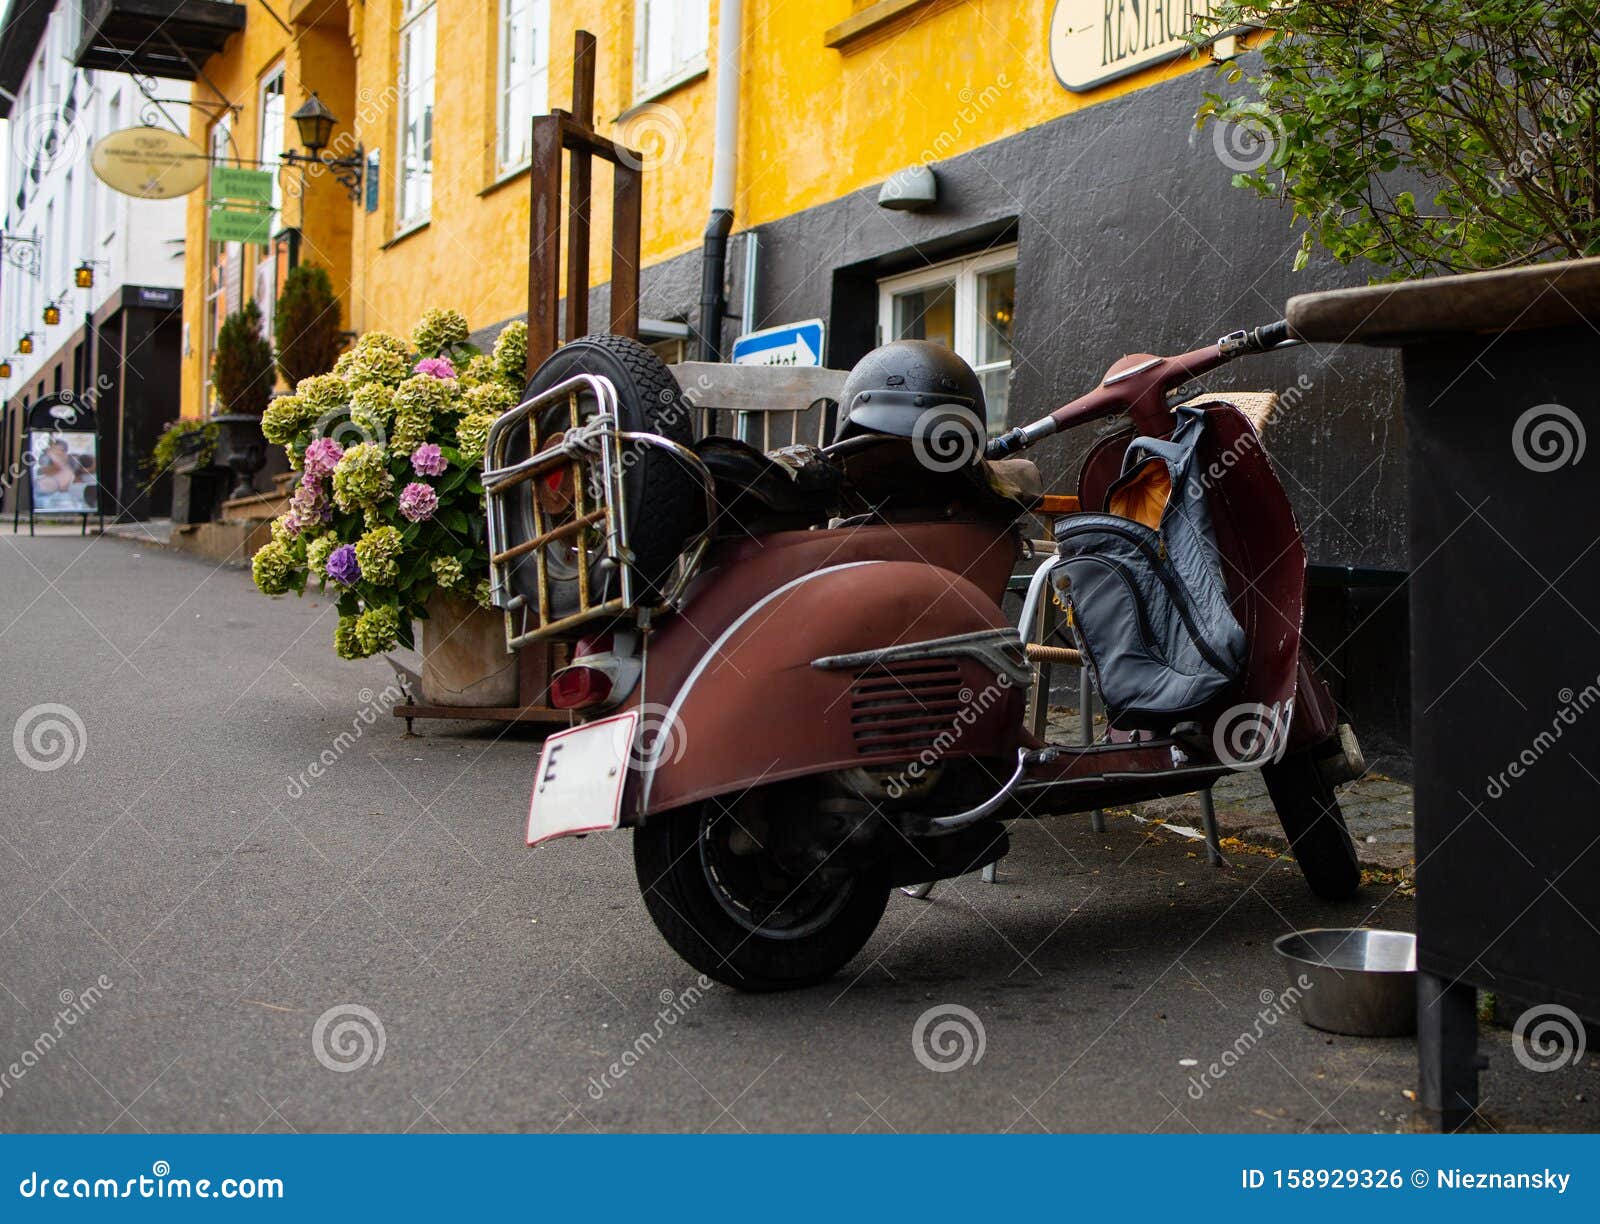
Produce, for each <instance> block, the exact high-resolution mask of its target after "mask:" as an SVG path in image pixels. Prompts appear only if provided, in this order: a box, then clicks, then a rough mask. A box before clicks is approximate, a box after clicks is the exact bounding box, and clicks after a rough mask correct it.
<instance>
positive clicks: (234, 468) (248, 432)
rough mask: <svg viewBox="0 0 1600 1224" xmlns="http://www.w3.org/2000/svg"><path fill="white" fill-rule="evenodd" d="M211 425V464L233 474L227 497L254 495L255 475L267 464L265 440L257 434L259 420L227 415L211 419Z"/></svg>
mask: <svg viewBox="0 0 1600 1224" xmlns="http://www.w3.org/2000/svg"><path fill="white" fill-rule="evenodd" d="M211 423H212V424H213V425H215V426H217V449H216V453H215V454H214V455H212V457H211V461H212V463H214V464H217V465H218V466H220V467H225V468H227V469H228V470H229V471H231V472H232V473H233V475H234V482H233V488H232V489H231V490H229V492H228V496H229V497H230V498H234V497H252V496H254V495H255V491H256V488H255V475H256V473H257V472H259V471H260V470H261V469H262V468H263V467H264V466H265V465H266V462H267V439H266V437H265V436H264V435H263V434H262V432H261V418H260V417H258V416H251V415H250V414H249V413H247V412H230V413H225V414H224V415H222V416H214V417H212V418H211Z"/></svg>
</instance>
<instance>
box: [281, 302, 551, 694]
mask: <svg viewBox="0 0 1600 1224" xmlns="http://www.w3.org/2000/svg"><path fill="white" fill-rule="evenodd" d="M467 332H468V329H467V322H466V320H465V319H464V318H463V317H462V316H461V315H460V314H458V313H457V312H455V311H453V310H430V311H429V312H427V314H425V315H424V316H423V318H422V320H421V322H419V323H418V324H417V326H416V328H415V329H413V331H412V333H411V337H410V339H409V341H407V340H402V339H401V338H399V337H397V336H393V335H389V334H387V333H385V332H368V333H367V334H365V335H363V336H362V337H361V338H360V339H358V340H357V341H356V342H355V344H354V345H353V346H352V347H351V348H350V349H349V351H347V352H345V353H344V354H342V355H341V356H340V357H339V358H338V360H337V361H336V362H335V363H334V366H333V370H332V372H331V373H326V374H318V375H315V376H313V377H310V378H306V379H302V380H301V381H300V382H299V383H298V384H297V385H296V387H295V390H294V393H293V394H291V395H285V396H280V397H279V398H277V399H275V400H274V401H273V402H272V404H271V405H270V406H269V407H268V409H267V411H266V415H265V416H264V417H263V418H262V422H261V424H262V430H263V432H264V433H265V435H266V437H267V439H268V441H270V442H272V443H277V444H282V445H283V446H284V447H285V448H286V449H287V450H288V453H289V460H290V464H291V465H292V467H293V468H294V470H295V471H296V472H298V473H299V474H300V476H299V482H298V484H297V485H296V486H295V491H294V495H293V498H292V499H291V501H290V506H289V509H288V511H287V512H286V513H284V514H283V515H281V516H279V517H278V518H277V519H276V520H274V522H273V524H272V540H271V541H270V542H269V543H267V544H265V545H263V546H262V547H261V549H260V550H259V551H258V552H257V553H256V555H255V557H254V558H253V560H252V563H251V572H252V575H253V576H254V578H255V582H256V585H257V586H258V587H259V588H260V589H261V590H262V591H263V592H265V593H266V594H268V595H280V594H283V593H284V592H286V591H294V592H295V593H296V594H303V593H304V591H305V588H306V586H307V584H308V583H314V584H315V585H316V586H317V588H318V589H319V590H324V591H326V590H329V589H331V590H332V591H333V592H335V593H337V596H338V608H339V623H338V626H337V628H336V629H335V630H334V639H333V640H334V648H335V649H336V650H337V651H338V653H339V654H340V655H341V656H343V657H344V658H347V659H359V658H364V657H366V656H368V655H374V654H379V653H382V652H384V651H387V650H391V649H393V648H394V647H396V646H405V647H408V648H412V647H414V646H415V645H416V644H417V641H416V637H415V636H414V625H415V623H416V622H418V621H420V622H421V623H422V626H423V630H422V638H421V643H420V646H421V652H422V656H423V669H422V690H423V691H422V696H423V698H424V700H425V701H428V702H429V703H434V704H446V705H463V706H464V705H476V706H505V705H515V704H516V703H517V668H516V659H515V657H514V656H512V655H509V654H507V653H506V650H505V639H504V636H503V627H502V620H501V617H500V614H499V613H497V612H495V611H494V610H492V609H491V608H490V606H489V602H488V594H489V579H488V573H489V553H488V546H487V540H486V538H485V518H484V509H483V482H482V475H483V450H484V443H485V441H486V440H487V438H488V434H489V426H490V425H491V424H493V423H494V420H495V418H496V417H498V416H499V415H500V414H501V413H502V412H504V411H506V409H508V408H510V407H512V406H513V405H515V404H516V402H517V398H518V395H519V393H520V391H521V388H522V381H523V363H524V360H525V356H526V353H527V335H528V333H527V327H526V325H524V324H521V323H513V324H511V325H510V326H508V327H507V328H506V329H505V330H504V331H503V332H502V333H501V334H500V337H499V339H498V340H497V341H496V343H495V346H494V352H493V353H492V354H480V353H478V352H477V350H475V349H474V348H473V347H472V346H471V345H469V344H468V343H467Z"/></svg>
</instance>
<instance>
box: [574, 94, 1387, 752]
mask: <svg viewBox="0 0 1600 1224" xmlns="http://www.w3.org/2000/svg"><path fill="white" fill-rule="evenodd" d="M1215 85H1216V78H1215V77H1214V76H1212V75H1211V74H1209V73H1192V74H1188V75H1186V76H1184V77H1180V78H1178V79H1175V80H1172V81H1168V82H1164V83H1162V84H1159V85H1154V86H1151V87H1149V88H1146V89H1143V90H1140V91H1138V92H1136V93H1133V94H1130V95H1128V96H1126V97H1123V98H1120V99H1117V100H1115V101H1111V102H1107V103H1103V104H1101V105H1099V106H1095V107H1091V108H1089V109H1088V110H1085V111H1081V112H1078V113H1076V114H1072V115H1067V116H1064V117H1062V118H1060V119H1057V120H1055V121H1053V122H1051V123H1047V124H1044V125H1042V126H1040V127H1037V128H1033V129H1031V130H1029V131H1026V132H1022V133H1019V134H1018V135H1015V136H1012V137H1010V138H1008V139H1006V140H1003V141H999V142H996V143H994V144H991V145H987V146H985V147H983V148H981V149H978V150H976V151H974V152H972V153H968V154H966V155H964V156H961V157H956V158H952V159H950V160H948V161H944V162H940V163H937V164H936V165H935V167H934V170H935V173H936V174H937V176H938V179H939V202H938V204H937V205H936V206H935V207H934V208H933V209H931V210H930V211H928V212H926V213H920V214H913V213H901V212H891V211H889V210H886V209H882V208H879V207H878V206H877V203H876V199H877V188H876V187H872V188H869V189H866V190H863V191H859V192H855V193H853V194H851V195H848V196H845V197H843V198H842V199H839V200H836V201H833V202H831V203H828V204H824V205H821V206H818V207H816V208H812V209H809V210H807V211H805V212H801V213H798V214H796V215H794V216H791V217H786V218H784V219H782V220H780V221H776V222H773V223H770V224H767V225H763V226H761V227H760V228H759V231H758V232H759V240H760V254H761V260H760V268H759V272H758V293H757V299H758V317H757V318H756V319H754V320H752V326H754V327H763V326H769V325H773V324H777V323H783V322H790V321H794V320H799V319H805V318H811V317H816V316H820V317H822V318H824V319H826V320H827V321H828V326H829V338H828V354H827V361H828V364H829V365H831V366H835V367H840V368H848V367H849V366H850V365H851V364H852V363H853V362H854V361H855V360H856V359H857V358H858V357H860V356H861V355H862V354H863V353H865V352H866V351H867V349H869V348H870V347H872V345H873V344H874V343H876V340H877V335H876V328H877V308H878V307H877V290H876V280H877V279H878V278H879V277H880V276H884V275H888V274H891V273H894V272H900V271H905V270H907V269H909V268H914V267H918V266H921V265H924V264H927V263H932V262H937V261H939V260H942V259H947V258H952V257H954V256H958V255H965V254H972V253H975V252H976V251H979V250H982V249H984V248H985V247H987V246H992V245H997V244H1000V243H1005V242H1010V241H1015V242H1017V243H1018V248H1019V263H1018V278H1017V305H1016V323H1015V330H1014V337H1013V338H1014V342H1015V348H1016V362H1015V367H1014V370H1013V375H1012V390H1011V404H1010V413H1011V418H1012V423H1018V422H1020V421H1024V420H1030V419H1033V418H1035V417H1037V416H1040V415H1042V414H1043V413H1044V412H1046V411H1048V410H1049V409H1051V408H1053V407H1056V406H1057V405H1059V404H1061V403H1064V402H1066V401H1067V400H1069V399H1072V398H1073V397H1075V396H1076V395H1079V394H1081V393H1082V392H1083V391H1085V390H1087V389H1088V388H1090V387H1092V386H1093V385H1095V383H1096V382H1098V381H1099V379H1100V377H1101V376H1102V375H1103V374H1104V372H1105V369H1106V368H1107V367H1108V366H1109V365H1110V364H1111V363H1112V362H1113V361H1114V360H1116V359H1117V358H1118V357H1120V356H1122V355H1123V354H1125V353H1129V352H1154V353H1172V352H1182V351H1185V350H1187V349H1190V348H1194V347H1196V346H1198V345H1201V344H1205V343H1209V342H1210V341H1213V340H1215V339H1216V338H1217V337H1218V336H1220V335H1222V334H1224V333H1225V332H1228V331H1231V330H1233V329H1235V328H1238V327H1245V326H1254V325H1256V324H1259V323H1265V322H1269V321H1271V320H1274V319H1277V318H1280V317H1282V315H1283V310H1284V303H1285V301H1286V300H1287V299H1288V298H1289V297H1290V296H1291V295H1293V294H1296V293H1310V292H1315V291H1318V290H1323V289H1332V288H1340V287H1344V286H1349V285H1357V284H1364V283H1366V280H1367V277H1368V270H1367V269H1365V268H1363V267H1341V266H1339V265H1337V264H1335V263H1333V262H1332V261H1331V260H1328V259H1326V258H1325V257H1323V258H1317V257H1314V258H1313V260H1312V262H1311V263H1310V265H1309V266H1308V267H1306V268H1305V269H1303V270H1302V271H1300V272H1295V271H1293V270H1292V261H1293V258H1294V255H1295V252H1296V249H1297V247H1298V238H1297V235H1296V234H1295V233H1294V232H1293V231H1291V228H1290V224H1289V212H1288V210H1287V209H1286V208H1280V207H1278V206H1276V205H1274V204H1272V203H1270V202H1267V201H1262V200H1258V199H1256V198H1255V196H1254V195H1253V194H1252V193H1250V192H1248V191H1244V190H1241V189H1239V188H1235V187H1234V186H1233V185H1232V183H1231V177H1232V174H1233V167H1230V166H1229V165H1227V164H1225V163H1224V162H1223V161H1222V159H1221V158H1220V157H1219V156H1218V154H1217V152H1216V150H1215V147H1214V142H1213V133H1212V131H1211V130H1210V129H1208V130H1207V131H1205V132H1196V131H1195V129H1194V123H1193V115H1194V112H1195V108H1196V107H1197V106H1198V104H1199V103H1200V101H1201V99H1202V95H1203V93H1204V92H1205V90H1206V89H1208V88H1215ZM897 169H899V167H897V166H890V165H885V166H884V174H885V177H887V176H888V175H889V174H891V173H893V172H894V171H895V170H897ZM646 190H647V191H648V190H649V186H648V183H647V184H646ZM743 241H744V239H743V237H742V236H736V237H735V238H734V239H733V241H732V245H731V249H730V252H729V261H728V262H729V268H730V283H729V300H730V302H731V303H732V309H733V310H735V311H737V310H738V308H739V307H738V304H739V302H740V300H741V298H742V292H743V284H742V277H743V269H744V259H743V250H742V243H743ZM699 276H700V260H699V255H698V253H692V254H688V255H684V256H682V257H680V258H678V259H675V260H672V261H669V262H667V263H664V264H659V265H657V266H655V267H652V268H648V269H646V270H645V273H644V276H643V278H642V279H643V288H642V293H641V304H640V305H641V314H642V315H643V316H645V317H647V318H661V319H673V320H693V319H694V318H695V316H696V313H697V309H698V297H699ZM608 301H609V291H608V288H606V287H602V288H600V289H598V290H596V291H595V292H594V293H593V294H592V295H591V303H590V317H591V319H596V320H603V319H605V318H606V317H607V315H608V308H607V304H608ZM739 330H740V328H739V324H738V322H737V321H736V320H730V321H729V322H728V324H727V328H726V336H725V339H727V340H729V341H731V339H732V337H733V336H734V335H736V334H737V333H738V331H739ZM1206 386H1207V388H1208V389H1227V388H1232V389H1235V390H1276V391H1278V392H1280V394H1281V393H1283V392H1284V391H1287V390H1289V389H1290V388H1294V395H1295V397H1296V399H1297V403H1296V405H1295V406H1294V407H1293V408H1292V410H1288V411H1285V412H1282V413H1280V415H1279V418H1278V420H1277V421H1276V422H1275V424H1274V426H1273V428H1272V430H1271V432H1270V433H1269V435H1268V439H1267V442H1268V446H1269V448H1270V449H1271V451H1272V453H1273V455H1274V457H1275V459H1276V460H1277V463H1278V466H1279V470H1280V472H1281V473H1282V476H1283V479H1284V483H1285V485H1286V487H1287V488H1288V491H1289V495H1290V497H1291V499H1292V501H1293V503H1294V505H1295V508H1296V512H1297V513H1298V515H1299V518H1300V524H1301V528H1302V530H1303V531H1304V533H1305V537H1306V543H1307V549H1308V552H1309V555H1310V559H1311V561H1312V563H1313V564H1317V565H1324V566H1356V567H1371V568H1376V569H1384V570H1404V569H1406V568H1407V567H1406V558H1405V553H1404V531H1403V528H1404V515H1405V510H1404V500H1403V499H1404V477H1405V472H1404V460H1403V455H1404V438H1403V434H1402V430H1401V423H1400V413H1399V402H1400V386H1399V366H1398V358H1397V357H1396V356H1394V355H1393V354H1390V353H1385V352H1375V351H1373V350H1371V349H1356V348H1352V349H1348V350H1345V349H1338V348H1334V347H1329V346H1317V347H1312V346H1303V347H1300V348H1297V349H1293V350H1290V351H1287V352H1285V353H1281V354H1273V355H1271V356H1265V357H1255V358H1250V359H1246V360H1243V361H1240V362H1239V363H1237V364H1236V365H1234V366H1232V367H1230V368H1228V369H1225V370H1223V371H1219V372H1218V373H1217V374H1216V375H1214V376H1212V378H1211V379H1210V380H1208V381H1207V383H1206ZM1080 432H1081V431H1080ZM1088 440H1089V439H1081V438H1077V437H1072V436H1069V437H1067V438H1063V439H1056V440H1053V441H1051V442H1050V443H1047V444H1045V445H1043V446H1041V447H1039V448H1037V449H1036V450H1035V451H1033V452H1031V457H1033V458H1034V459H1035V460H1036V461H1037V462H1038V463H1039V465H1040V467H1041V469H1042V470H1043V472H1044V475H1045V483H1046V487H1047V488H1049V489H1055V490H1059V491H1072V490H1073V489H1074V488H1075V485H1076V468H1077V457H1078V456H1079V455H1080V454H1081V452H1082V450H1083V449H1085V446H1086V443H1087V441H1088ZM1352 601H1353V602H1352ZM1404 606H1405V597H1404V592H1403V591H1401V592H1400V593H1399V594H1398V595H1397V596H1396V597H1395V598H1393V599H1388V600H1386V601H1383V602H1382V603H1381V605H1379V604H1376V603H1375V602H1374V600H1373V599H1372V597H1370V596H1368V595H1353V596H1352V595H1347V593H1345V592H1342V591H1340V590H1338V589H1336V588H1329V587H1326V586H1323V587H1318V588H1315V589H1314V590H1313V592H1312V615H1311V616H1310V617H1309V618H1308V640H1309V641H1310V643H1311V646H1312V649H1313V652H1314V654H1315V656H1316V657H1317V658H1318V659H1319V661H1320V662H1321V663H1322V664H1323V670H1324V673H1325V674H1326V675H1327V678H1328V679H1329V681H1330V682H1331V683H1332V684H1333V687H1334V690H1335V694H1336V696H1337V697H1339V698H1340V699H1341V701H1343V702H1344V703H1345V704H1346V705H1347V706H1349V707H1351V708H1352V710H1353V713H1354V715H1355V717H1356V720H1357V723H1358V726H1361V727H1363V728H1365V729H1367V730H1369V731H1370V733H1371V737H1372V738H1374V740H1375V742H1377V743H1378V744H1379V745H1380V747H1381V751H1382V752H1383V753H1384V754H1385V755H1388V754H1389V753H1391V752H1394V751H1403V745H1404V743H1405V742H1406V739H1407V715H1406V710H1405V697H1404V690H1403V686H1399V685H1395V684H1388V683H1384V682H1382V677H1384V676H1390V677H1394V676H1401V677H1403V676H1404V675H1405V670H1406V666H1407V664H1406V643H1405V616H1404ZM1374 611H1381V614H1380V615H1377V616H1375V617H1374V616H1371V615H1370V614H1371V613H1372V612H1374ZM1397 767H1399V768H1402V769H1403V764H1401V765H1398V766H1397Z"/></svg>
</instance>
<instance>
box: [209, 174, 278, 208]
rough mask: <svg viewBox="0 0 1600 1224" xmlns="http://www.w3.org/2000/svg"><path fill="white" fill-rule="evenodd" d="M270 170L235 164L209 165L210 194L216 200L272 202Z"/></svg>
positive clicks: (251, 202)
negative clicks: (244, 167) (243, 167)
mask: <svg viewBox="0 0 1600 1224" xmlns="http://www.w3.org/2000/svg"><path fill="white" fill-rule="evenodd" d="M275 177H276V175H274V174H273V173H272V171H270V170H243V169H240V168H239V167H237V166H212V167H211V195H212V198H214V199H218V200H243V201H245V202H246V203H250V204H271V203H272V180H273V179H274V178H275Z"/></svg>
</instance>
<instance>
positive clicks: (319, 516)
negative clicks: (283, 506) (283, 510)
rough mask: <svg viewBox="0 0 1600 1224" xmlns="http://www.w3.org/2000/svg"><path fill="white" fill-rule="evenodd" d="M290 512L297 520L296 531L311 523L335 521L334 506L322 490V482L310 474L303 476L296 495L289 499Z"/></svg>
mask: <svg viewBox="0 0 1600 1224" xmlns="http://www.w3.org/2000/svg"><path fill="white" fill-rule="evenodd" d="M289 512H290V515H291V516H292V517H293V518H294V520H295V524H296V526H295V530H296V531H298V530H299V529H300V527H302V526H305V525H307V524H310V523H328V522H332V521H333V507H332V506H330V505H329V504H328V498H327V496H326V494H324V493H323V491H322V482H321V481H320V480H313V479H311V478H310V477H309V476H307V477H303V478H302V479H301V481H300V483H299V485H298V486H296V488H295V491H294V496H293V497H291V498H290V499H289Z"/></svg>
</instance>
